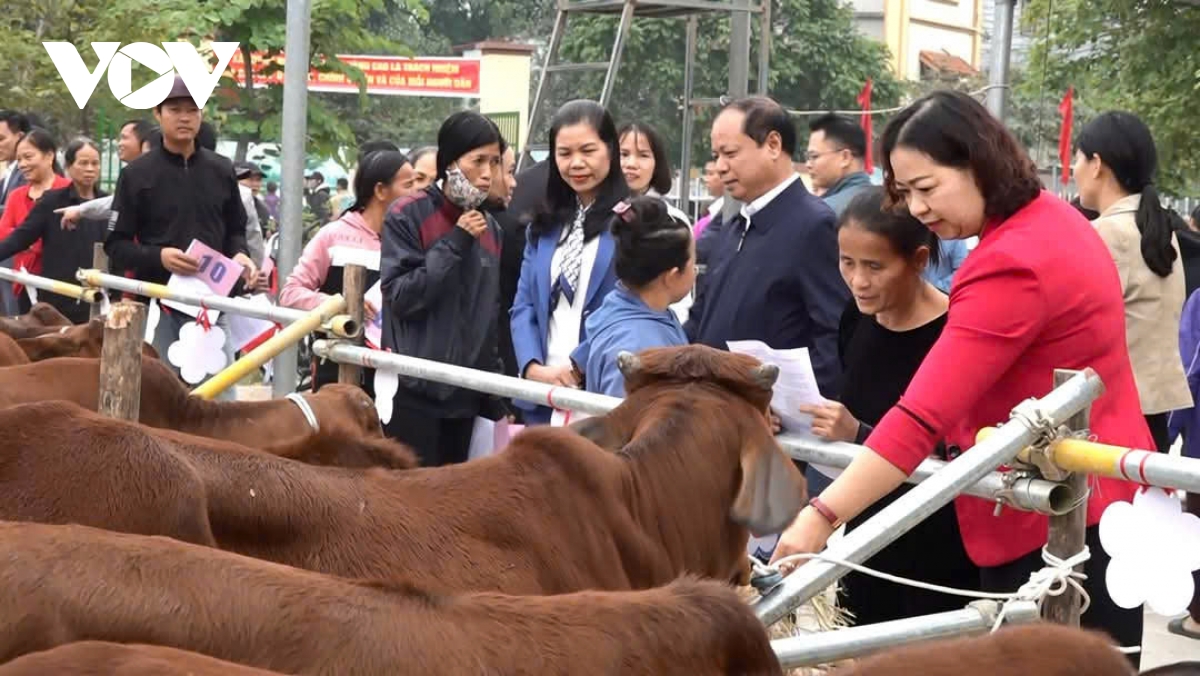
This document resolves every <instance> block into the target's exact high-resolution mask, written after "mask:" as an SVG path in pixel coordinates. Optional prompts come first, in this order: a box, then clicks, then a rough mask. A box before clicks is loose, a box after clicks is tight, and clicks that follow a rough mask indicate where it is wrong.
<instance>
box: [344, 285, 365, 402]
mask: <svg viewBox="0 0 1200 676" xmlns="http://www.w3.org/2000/svg"><path fill="white" fill-rule="evenodd" d="M342 270H343V271H342V296H344V297H345V298H346V311H347V313H349V315H350V318H351V319H353V320H354V321H355V323H356V324H358V325H359V326H363V318H364V312H363V305H364V301H363V296H365V295H366V293H367V269H366V268H364V267H363V266H361V265H347V266H346V267H345V268H343V269H342ZM365 333H366V332H365V331H363V332H360V334H359V337H358V338H355V339H354V341H353V342H354V344H355V345H362V344H363V337H362V336H363V335H365ZM338 382H339V383H346V384H349V385H362V367H361V366H357V365H354V364H338Z"/></svg>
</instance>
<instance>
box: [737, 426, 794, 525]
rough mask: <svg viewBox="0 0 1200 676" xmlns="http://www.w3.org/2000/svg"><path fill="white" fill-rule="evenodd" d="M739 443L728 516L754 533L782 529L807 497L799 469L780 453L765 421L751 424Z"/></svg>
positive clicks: (780, 450)
mask: <svg viewBox="0 0 1200 676" xmlns="http://www.w3.org/2000/svg"><path fill="white" fill-rule="evenodd" d="M753 427H754V430H755V431H754V432H753V433H751V438H750V439H748V440H747V443H746V445H745V446H743V447H742V483H741V486H740V487H739V488H738V494H737V497H736V498H735V499H734V501H733V507H732V510H731V513H730V517H731V518H732V519H733V521H734V523H738V524H741V525H743V526H745V527H746V528H748V529H749V530H750V532H751V533H752V534H754V535H755V536H756V537H762V536H765V535H773V534H775V533H780V532H782V531H783V530H784V529H785V528H787V527H788V526H789V525H790V524H791V523H792V519H795V518H796V514H798V513H799V512H800V509H801V508H802V507H804V504H805V503H806V502H807V501H808V486H807V484H806V483H805V481H804V476H803V475H802V474H800V470H798V469H796V466H795V465H794V464H792V461H791V459H789V458H788V457H787V456H786V455H784V453H783V450H782V449H780V448H779V444H777V443H776V442H775V437H774V436H772V435H771V433H770V431H769V430H768V429H767V427H766V425H762V426H761V430H760V429H759V427H760V426H759V425H754V426H753Z"/></svg>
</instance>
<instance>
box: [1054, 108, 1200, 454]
mask: <svg viewBox="0 0 1200 676" xmlns="http://www.w3.org/2000/svg"><path fill="white" fill-rule="evenodd" d="M1157 170H1158V151H1157V149H1156V148H1155V147H1154V137H1153V136H1151V134H1150V129H1148V128H1147V127H1146V125H1145V124H1144V123H1143V122H1142V121H1141V120H1139V119H1138V118H1137V117H1136V116H1134V115H1131V114H1129V113H1120V112H1108V113H1103V114H1101V115H1099V116H1097V117H1096V118H1095V119H1093V120H1092V121H1091V122H1089V123H1088V124H1087V126H1085V127H1084V128H1083V131H1081V132H1080V133H1079V140H1078V142H1077V143H1076V150H1075V167H1074V174H1075V183H1076V184H1077V185H1078V186H1079V201H1080V203H1081V204H1082V205H1083V206H1084V207H1087V208H1089V209H1095V210H1096V211H1099V212H1100V216H1099V218H1097V219H1096V220H1094V221H1092V223H1093V225H1095V226H1096V231H1097V232H1099V233H1100V237H1101V238H1102V239H1104V243H1105V244H1107V245H1108V250H1109V251H1110V252H1111V253H1112V257H1113V260H1114V261H1115V262H1116V264H1117V272H1118V273H1119V274H1120V277H1121V289H1122V291H1123V293H1124V296H1125V340H1126V342H1127V344H1128V345H1129V359H1130V360H1131V361H1132V362H1133V375H1134V378H1136V379H1137V386H1138V396H1139V398H1140V399H1141V402H1142V413H1144V414H1145V416H1146V423H1147V424H1148V425H1149V426H1150V433H1151V434H1153V435H1154V447H1155V448H1157V449H1158V450H1159V451H1162V452H1164V453H1165V452H1167V451H1168V450H1170V443H1169V442H1168V441H1167V413H1169V412H1170V411H1174V410H1176V409H1181V408H1188V407H1190V406H1191V405H1192V395H1191V391H1190V390H1189V389H1188V384H1187V376H1186V375H1185V374H1184V372H1183V362H1182V361H1181V360H1180V359H1179V342H1178V340H1179V338H1178V336H1179V315H1180V313H1181V312H1182V311H1183V301H1184V300H1185V299H1186V296H1185V295H1184V293H1185V288H1186V286H1185V281H1184V276H1183V258H1182V257H1181V256H1180V255H1179V243H1178V241H1177V239H1176V237H1175V232H1176V230H1183V229H1185V226H1184V224H1183V222H1182V221H1181V219H1180V218H1179V217H1178V216H1177V215H1175V213H1174V212H1172V211H1170V210H1168V209H1164V208H1163V207H1162V204H1161V203H1160V202H1159V199H1158V191H1157V190H1155V189H1154V174H1155V173H1156V172H1157Z"/></svg>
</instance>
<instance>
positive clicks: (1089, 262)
mask: <svg viewBox="0 0 1200 676" xmlns="http://www.w3.org/2000/svg"><path fill="white" fill-rule="evenodd" d="M882 145H883V163H884V184H885V187H886V189H887V191H888V193H889V196H890V198H891V202H892V203H894V204H896V205H898V206H904V205H907V208H908V210H909V212H911V213H912V215H913V216H915V217H916V218H917V219H919V220H920V221H921V222H922V223H924V224H925V225H926V227H928V228H929V229H930V230H932V231H933V232H935V233H936V234H937V235H938V237H940V238H942V239H965V238H967V237H972V236H976V235H978V236H979V238H980V240H979V245H978V246H977V247H976V248H975V250H974V251H973V252H972V253H971V255H970V256H968V257H967V259H966V262H965V263H964V264H963V266H962V268H960V269H959V271H958V274H957V275H956V276H955V278H954V285H953V287H952V288H951V292H950V310H949V315H948V318H947V323H946V327H945V329H944V330H943V332H942V335H941V337H940V338H939V339H938V341H937V342H936V343H935V344H934V346H933V348H932V349H931V350H930V352H929V355H928V356H927V357H926V358H925V360H924V361H923V362H922V364H921V367H920V369H918V371H917V373H916V375H915V376H914V377H913V379H912V382H911V383H910V384H909V387H908V389H907V390H905V393H904V395H903V396H902V397H901V398H900V401H899V402H898V403H897V404H896V405H895V406H894V407H892V409H891V410H890V411H889V412H888V413H887V414H886V415H884V417H883V419H882V420H881V421H880V423H879V425H878V426H876V427H875V430H874V431H873V432H872V433H871V435H870V436H869V437H868V438H867V439H866V442H865V445H866V446H867V448H868V449H869V450H870V451H871V452H867V453H864V454H862V455H861V456H860V457H859V458H857V459H856V460H855V461H854V462H853V463H852V464H851V465H850V467H848V468H847V469H846V471H845V472H844V473H843V474H842V475H841V476H839V477H838V479H837V480H836V481H835V482H834V483H833V484H832V485H831V486H830V487H829V488H827V489H825V491H824V492H823V493H822V494H821V495H820V496H819V497H818V498H814V499H813V500H812V501H811V503H810V505H809V506H808V507H806V508H805V509H804V510H802V511H801V512H800V514H799V515H798V516H797V517H796V520H795V522H794V523H793V524H792V525H791V526H790V527H789V528H788V530H787V531H786V532H785V533H784V534H783V536H782V537H781V538H780V542H779V545H778V547H777V549H776V553H775V558H776V559H779V558H782V557H784V556H787V555H788V554H794V553H798V552H816V551H820V550H821V549H822V548H823V547H824V546H825V542H826V540H827V539H828V538H829V536H830V535H831V534H832V533H833V531H834V526H835V524H836V523H838V522H840V521H844V520H849V519H851V518H854V517H855V516H857V515H858V514H859V513H860V512H862V511H863V510H864V509H866V508H867V507H869V506H870V505H871V504H872V503H874V502H875V501H876V500H879V499H880V498H882V497H883V496H885V495H887V494H888V493H890V492H891V491H893V490H894V489H895V488H896V487H898V486H900V484H901V483H902V482H903V481H904V478H905V477H906V476H907V475H908V474H910V473H911V472H912V471H913V470H914V469H915V468H916V466H917V465H918V464H920V462H921V461H922V460H923V459H925V458H926V457H927V456H928V455H929V454H930V452H931V451H932V449H933V448H934V447H935V446H936V445H937V443H938V442H939V441H943V440H944V441H945V443H946V445H947V447H948V449H950V455H951V457H954V456H955V454H956V452H962V450H966V452H970V451H969V450H968V449H970V448H971V446H973V445H974V439H975V433H976V432H977V431H978V430H979V429H980V428H982V427H986V426H989V425H996V424H998V423H1002V422H1004V421H1006V420H1008V417H1009V412H1010V411H1011V410H1012V408H1013V407H1014V406H1016V405H1017V404H1018V403H1020V402H1021V401H1023V400H1025V399H1028V398H1030V397H1041V396H1043V395H1045V394H1046V393H1047V392H1049V391H1050V390H1051V389H1052V386H1053V372H1054V369H1056V368H1066V369H1083V368H1086V367H1091V368H1093V369H1094V370H1095V371H1096V372H1097V373H1098V374H1099V375H1100V377H1101V379H1103V381H1104V386H1105V393H1104V394H1103V395H1102V396H1101V397H1100V398H1099V399H1097V400H1096V401H1095V402H1093V404H1092V409H1091V422H1092V428H1091V431H1092V433H1093V434H1094V435H1096V436H1097V437H1098V438H1099V439H1100V440H1101V441H1104V442H1108V443H1112V444H1118V445H1122V446H1133V447H1137V448H1153V446H1152V443H1153V441H1152V439H1151V437H1150V431H1149V429H1148V428H1147V427H1146V421H1145V418H1143V417H1142V413H1141V406H1140V405H1139V402H1138V393H1137V387H1136V385H1135V383H1134V379H1133V370H1132V367H1131V366H1130V362H1129V354H1128V352H1127V351H1126V347H1125V310H1124V303H1123V301H1122V298H1121V284H1120V280H1119V279H1118V277H1117V271H1116V268H1115V267H1114V266H1113V263H1112V257H1111V256H1110V255H1109V253H1108V249H1107V248H1106V247H1105V245H1104V242H1103V241H1102V240H1101V239H1100V236H1099V235H1098V234H1096V232H1095V230H1094V229H1093V228H1092V226H1091V224H1089V223H1088V222H1087V221H1086V220H1085V219H1084V218H1083V216H1081V215H1080V214H1079V212H1078V211H1076V210H1075V209H1074V208H1072V207H1071V206H1070V205H1069V204H1067V203H1066V202H1063V201H1061V200H1059V199H1058V198H1056V197H1054V196H1053V195H1050V194H1049V193H1046V192H1044V191H1042V188H1041V183H1040V181H1039V180H1038V176H1037V171H1036V169H1035V167H1034V165H1033V162H1032V161H1030V159H1029V157H1028V155H1026V153H1025V151H1024V150H1023V149H1022V148H1021V146H1020V145H1019V143H1018V142H1017V141H1016V139H1015V138H1013V136H1012V134H1010V133H1009V132H1008V131H1007V130H1006V129H1005V128H1004V126H1003V125H1002V124H1001V123H1000V122H999V121H998V120H996V119H995V118H994V117H992V115H991V114H989V113H988V111H987V110H986V109H985V108H984V107H983V106H982V105H980V104H979V103H978V102H977V101H975V100H974V99H972V98H971V97H970V96H967V95H965V94H961V93H957V92H948V91H940V92H935V93H933V94H930V95H928V96H926V97H924V98H922V99H920V100H918V101H917V102H915V103H913V104H912V105H911V106H909V107H908V108H906V109H905V110H904V111H902V112H901V113H900V114H899V115H897V116H896V118H894V119H893V120H892V122H891V123H890V124H889V125H888V127H887V129H886V131H884V134H883V142H882ZM1090 483H1091V488H1092V491H1091V497H1090V500H1089V502H1088V518H1087V524H1088V529H1087V545H1088V547H1089V548H1090V550H1091V559H1090V560H1089V561H1088V562H1087V564H1086V566H1085V572H1086V573H1087V575H1088V579H1087V581H1086V583H1085V588H1086V589H1087V592H1088V594H1089V595H1090V596H1091V601H1092V604H1091V608H1090V609H1089V610H1088V612H1087V613H1085V614H1084V616H1083V618H1082V622H1083V624H1084V625H1085V626H1089V627H1093V628H1097V629H1102V630H1104V631H1107V632H1108V633H1109V634H1110V635H1111V636H1112V637H1113V638H1114V639H1115V640H1116V641H1118V642H1119V643H1120V644H1121V645H1123V646H1135V645H1140V644H1141V638H1142V611H1141V610H1140V609H1135V610H1123V609H1121V608H1118V607H1117V606H1116V605H1115V604H1114V603H1113V602H1112V600H1111V599H1110V598H1109V596H1108V592H1107V589H1106V588H1105V583H1104V575H1105V569H1106V568H1107V565H1108V560H1109V559H1108V556H1107V555H1106V554H1105V553H1104V550H1103V548H1102V547H1101V546H1100V541H1099V533H1098V530H1099V529H1098V525H1097V524H1098V523H1099V521H1100V515H1101V513H1102V512H1103V511H1104V508H1105V507H1107V506H1108V505H1109V504H1110V503H1112V502H1114V501H1118V500H1130V499H1132V497H1133V493H1134V490H1135V488H1136V487H1135V486H1134V485H1133V484H1130V483H1128V482H1124V481H1115V480H1109V479H1092V480H1091V482H1090ZM994 507H995V505H994V504H992V503H990V502H988V501H986V500H983V499H980V498H974V497H959V498H957V499H956V500H955V511H956V512H957V515H958V521H959V527H960V530H961V532H962V537H963V544H964V545H965V546H966V548H967V552H968V553H969V554H970V556H971V558H972V560H974V561H975V563H977V564H978V565H979V566H980V567H981V575H980V577H981V580H980V582H981V585H982V587H983V588H984V589H985V590H987V591H998V592H1012V591H1016V589H1017V588H1018V587H1019V586H1020V585H1021V584H1023V583H1025V582H1027V581H1028V579H1029V575H1030V573H1032V572H1033V571H1035V570H1037V569H1039V568H1041V567H1042V566H1043V563H1042V558H1041V548H1042V547H1043V546H1044V545H1045V544H1046V541H1047V537H1048V520H1047V517H1045V516H1041V515H1038V514H1033V513H1028V512H1020V511H1017V510H1014V509H1004V510H1003V511H1002V512H1001V514H1000V516H993V509H994ZM1134 661H1135V662H1136V658H1135V659H1134Z"/></svg>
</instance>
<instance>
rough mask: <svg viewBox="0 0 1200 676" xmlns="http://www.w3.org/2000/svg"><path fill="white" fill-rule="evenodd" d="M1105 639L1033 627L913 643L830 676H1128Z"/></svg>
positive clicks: (1056, 627)
mask: <svg viewBox="0 0 1200 676" xmlns="http://www.w3.org/2000/svg"><path fill="white" fill-rule="evenodd" d="M1136 673H1137V672H1136V671H1135V670H1134V669H1133V667H1132V666H1131V665H1130V664H1129V660H1128V659H1126V658H1125V656H1124V655H1122V654H1121V653H1120V652H1118V651H1117V650H1116V646H1114V645H1113V642H1112V641H1111V640H1110V639H1109V638H1108V636H1106V635H1104V634H1100V633H1096V632H1090V631H1083V630H1080V629H1074V628H1069V627H1064V626H1062V625H1058V624H1043V623H1037V624H1032V625H1022V626H1016V627H1008V628H1005V629H1001V630H1000V631H998V632H996V633H994V634H989V635H987V636H983V637H981V638H959V639H948V640H943V641H930V642H927V643H917V644H914V645H909V646H904V647H901V648H895V649H893V650H888V651H885V652H881V653H879V654H877V655H873V656H871V657H867V658H865V659H862V660H859V661H857V662H855V663H853V664H850V665H848V666H845V667H842V668H840V669H835V670H833V671H832V672H830V674H829V676H913V675H919V676H959V675H960V674H987V675H988V676H1085V675H1086V676H1133V675H1134V674H1136Z"/></svg>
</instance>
